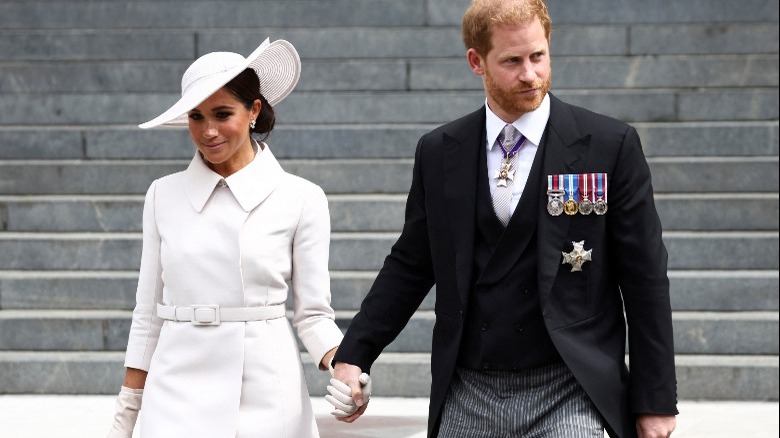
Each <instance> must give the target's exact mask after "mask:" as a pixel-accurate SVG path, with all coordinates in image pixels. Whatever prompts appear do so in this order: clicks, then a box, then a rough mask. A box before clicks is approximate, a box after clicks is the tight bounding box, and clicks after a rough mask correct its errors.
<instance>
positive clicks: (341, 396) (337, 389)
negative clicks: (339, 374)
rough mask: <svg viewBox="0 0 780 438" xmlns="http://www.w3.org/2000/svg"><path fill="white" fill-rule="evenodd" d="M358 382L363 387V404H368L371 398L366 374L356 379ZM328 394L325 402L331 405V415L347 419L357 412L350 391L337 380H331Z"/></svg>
mask: <svg viewBox="0 0 780 438" xmlns="http://www.w3.org/2000/svg"><path fill="white" fill-rule="evenodd" d="M358 381H359V382H360V384H361V385H362V387H363V402H364V403H368V400H369V399H370V398H371V377H370V376H369V375H368V374H366V373H362V374H360V376H359V377H358ZM328 392H329V393H330V395H326V396H325V400H327V401H328V403H330V404H331V405H333V408H334V410H333V411H332V412H331V415H333V416H336V417H349V416H350V415H352V414H354V413H355V411H357V410H358V406H357V405H356V404H355V401H354V400H352V389H351V388H350V387H349V386H347V384H346V383H344V382H342V381H340V380H337V379H336V378H335V377H334V378H331V379H330V385H328Z"/></svg>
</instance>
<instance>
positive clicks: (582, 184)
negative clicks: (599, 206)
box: [577, 173, 590, 200]
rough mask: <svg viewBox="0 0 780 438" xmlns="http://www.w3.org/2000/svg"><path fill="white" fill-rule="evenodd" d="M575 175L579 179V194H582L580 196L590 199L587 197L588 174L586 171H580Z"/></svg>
mask: <svg viewBox="0 0 780 438" xmlns="http://www.w3.org/2000/svg"><path fill="white" fill-rule="evenodd" d="M577 176H578V177H579V179H580V189H581V190H580V194H581V195H582V198H583V199H587V200H590V198H589V197H588V176H589V175H588V174H587V173H582V174H579V175H577Z"/></svg>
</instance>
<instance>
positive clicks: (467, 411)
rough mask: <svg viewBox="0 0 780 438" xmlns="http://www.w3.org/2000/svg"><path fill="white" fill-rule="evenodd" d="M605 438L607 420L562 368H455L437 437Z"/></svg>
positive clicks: (550, 366) (561, 365) (570, 375)
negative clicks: (487, 369) (515, 370)
mask: <svg viewBox="0 0 780 438" xmlns="http://www.w3.org/2000/svg"><path fill="white" fill-rule="evenodd" d="M510 437H511V438H603V437H604V420H603V418H602V417H601V414H599V412H598V410H597V409H596V406H595V405H594V404H593V402H592V401H591V400H590V398H588V396H587V394H585V390H583V389H582V387H581V386H580V384H579V383H578V382H577V380H576V379H575V378H574V376H573V375H572V373H571V371H569V369H568V368H567V367H566V365H564V364H563V363H556V364H552V365H546V366H543V367H539V368H533V369H528V370H521V371H518V372H514V371H478V370H471V369H466V368H457V369H456V370H455V375H454V376H453V380H452V383H451V384H450V389H449V393H448V394H447V399H446V401H445V402H444V408H443V410H442V416H441V423H440V425H439V434H438V438H510Z"/></svg>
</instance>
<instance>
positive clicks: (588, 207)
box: [579, 173, 593, 216]
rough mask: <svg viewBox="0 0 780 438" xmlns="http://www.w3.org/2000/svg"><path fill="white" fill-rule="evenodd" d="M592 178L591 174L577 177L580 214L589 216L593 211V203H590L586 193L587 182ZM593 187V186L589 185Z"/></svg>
mask: <svg viewBox="0 0 780 438" xmlns="http://www.w3.org/2000/svg"><path fill="white" fill-rule="evenodd" d="M592 176H593V174H591V173H586V174H582V175H579V177H580V189H581V191H580V195H581V198H582V200H581V201H580V214H582V215H585V216H587V215H589V214H590V213H591V212H592V211H593V203H592V202H590V197H589V193H588V180H589V179H590V178H591V177H592ZM590 187H593V184H591V185H590Z"/></svg>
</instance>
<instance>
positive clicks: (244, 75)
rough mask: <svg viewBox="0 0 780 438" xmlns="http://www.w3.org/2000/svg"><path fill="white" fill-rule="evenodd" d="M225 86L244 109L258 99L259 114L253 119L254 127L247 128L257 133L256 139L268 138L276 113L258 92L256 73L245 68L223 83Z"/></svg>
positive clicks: (258, 83) (250, 106)
mask: <svg viewBox="0 0 780 438" xmlns="http://www.w3.org/2000/svg"><path fill="white" fill-rule="evenodd" d="M225 88H226V89H227V90H228V91H230V93H231V94H232V95H233V96H235V97H236V99H238V100H240V101H241V102H242V103H243V104H244V107H246V109H250V108H252V105H253V104H254V102H255V100H258V99H259V100H260V102H261V104H262V106H261V108H260V114H259V115H258V116H257V119H256V120H255V127H254V128H249V130H250V132H251V133H253V134H259V135H260V136H261V137H260V138H259V139H258V140H260V141H263V140H265V139H266V138H268V135H269V134H270V133H271V131H272V130H273V129H274V124H275V123H276V115H275V114H274V109H273V108H272V107H271V104H270V103H268V100H266V98H265V96H263V95H262V94H261V93H260V80H259V79H258V78H257V73H255V71H254V70H252V69H251V68H247V69H246V70H244V71H242V72H241V73H239V74H238V76H236V77H235V78H233V79H231V80H230V82H228V83H227V84H225Z"/></svg>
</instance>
